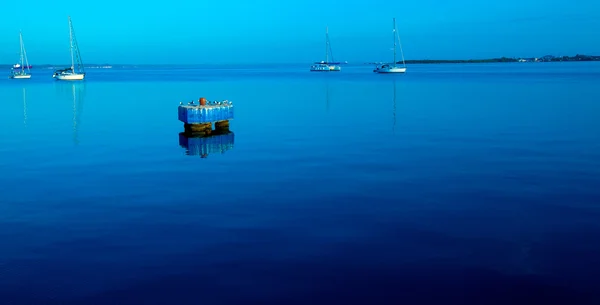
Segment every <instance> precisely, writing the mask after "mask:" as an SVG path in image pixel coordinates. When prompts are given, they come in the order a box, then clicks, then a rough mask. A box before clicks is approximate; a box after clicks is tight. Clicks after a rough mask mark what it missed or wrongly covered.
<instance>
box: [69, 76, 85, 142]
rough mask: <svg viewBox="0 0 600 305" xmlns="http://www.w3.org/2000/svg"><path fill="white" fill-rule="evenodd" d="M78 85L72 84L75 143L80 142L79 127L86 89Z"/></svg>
mask: <svg viewBox="0 0 600 305" xmlns="http://www.w3.org/2000/svg"><path fill="white" fill-rule="evenodd" d="M78 85H80V84H78ZM78 85H75V84H71V87H72V94H73V142H74V143H75V145H78V144H79V133H78V130H79V129H78V127H79V125H80V117H81V112H83V95H84V90H85V87H84V86H78Z"/></svg>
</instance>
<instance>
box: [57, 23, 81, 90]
mask: <svg viewBox="0 0 600 305" xmlns="http://www.w3.org/2000/svg"><path fill="white" fill-rule="evenodd" d="M69 45H70V50H71V67H69V68H66V69H62V70H56V71H54V74H53V75H52V77H54V78H56V79H57V80H83V79H84V78H85V71H84V69H83V62H82V61H81V54H80V53H79V45H78V44H77V39H76V38H75V30H74V29H73V23H72V22H71V16H69Z"/></svg>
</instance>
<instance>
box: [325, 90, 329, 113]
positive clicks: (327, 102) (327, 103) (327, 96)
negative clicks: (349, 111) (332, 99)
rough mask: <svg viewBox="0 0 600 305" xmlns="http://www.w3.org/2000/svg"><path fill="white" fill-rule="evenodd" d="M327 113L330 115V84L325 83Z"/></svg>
mask: <svg viewBox="0 0 600 305" xmlns="http://www.w3.org/2000/svg"><path fill="white" fill-rule="evenodd" d="M325 111H326V112H327V113H329V83H325Z"/></svg>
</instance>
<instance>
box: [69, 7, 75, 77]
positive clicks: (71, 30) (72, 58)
mask: <svg viewBox="0 0 600 305" xmlns="http://www.w3.org/2000/svg"><path fill="white" fill-rule="evenodd" d="M69 47H70V49H71V70H72V71H73V73H75V58H74V56H73V25H72V24H71V16H69Z"/></svg>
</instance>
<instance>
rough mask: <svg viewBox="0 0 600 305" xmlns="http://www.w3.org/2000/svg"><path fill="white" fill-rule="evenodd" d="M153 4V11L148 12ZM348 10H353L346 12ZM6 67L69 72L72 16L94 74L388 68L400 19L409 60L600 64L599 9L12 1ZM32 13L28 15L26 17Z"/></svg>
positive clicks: (441, 3) (424, 1) (1, 34)
mask: <svg viewBox="0 0 600 305" xmlns="http://www.w3.org/2000/svg"><path fill="white" fill-rule="evenodd" d="M142 3H143V4H142ZM341 3H343V4H341ZM0 8H1V11H2V12H4V13H3V14H2V15H3V16H2V18H0V28H1V29H2V31H0V63H12V62H14V61H15V60H16V59H17V58H18V51H19V46H18V43H19V41H18V33H19V29H22V31H23V35H24V39H25V45H26V48H27V53H28V57H29V60H30V62H31V63H32V64H36V63H37V64H40V63H65V62H68V61H69V54H68V38H69V34H68V23H67V16H68V15H71V17H72V19H73V23H74V26H75V32H76V34H77V39H78V41H79V46H80V49H81V52H82V57H83V60H84V62H86V63H105V62H106V63H134V64H148V63H156V64H168V63H261V62H265V63H284V62H290V63H302V62H312V61H316V60H322V59H323V49H324V31H325V26H329V32H330V38H331V43H332V48H333V52H334V56H335V59H336V60H348V61H350V62H365V61H389V60H390V57H391V51H390V47H391V43H392V36H391V35H392V34H391V25H392V18H393V17H396V19H397V24H398V30H399V32H400V35H401V39H402V44H403V47H404V52H405V55H406V58H409V59H424V58H431V59H464V58H487V57H498V56H503V55H504V56H542V55H545V54H553V55H574V54H575V53H583V54H595V55H600V1H597V0H575V1H570V2H565V1H560V2H559V1H556V0H549V1H530V0H520V1H519V0H505V1H494V2H492V1H482V0H478V1H475V0H453V1H446V0H419V1H416V0H414V1H389V0H371V1H357V0H349V1H345V2H342V1H326V0H322V1H317V0H302V1H298V0H289V1H273V0H270V1H269V0H255V1H244V0H219V1H198V0H193V1H192V0H189V1H188V0H172V1H159V0H157V1H144V2H141V1H139V2H138V1H125V0H121V1H116V0H104V1H94V2H92V1H79V2H72V1H47V0H43V1H42V0H31V1H26V0H24V1H3V3H2V4H0ZM20 11H25V15H20V14H18V12H20Z"/></svg>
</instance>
